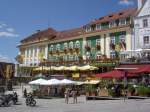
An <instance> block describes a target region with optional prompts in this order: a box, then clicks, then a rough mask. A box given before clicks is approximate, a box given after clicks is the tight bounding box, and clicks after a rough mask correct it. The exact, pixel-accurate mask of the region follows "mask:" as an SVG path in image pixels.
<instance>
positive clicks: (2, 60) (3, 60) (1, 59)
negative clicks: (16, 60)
mask: <svg viewBox="0 0 150 112" xmlns="http://www.w3.org/2000/svg"><path fill="white" fill-rule="evenodd" d="M0 62H7V63H12V62H13V61H12V60H11V59H10V58H8V57H7V56H3V55H1V54H0Z"/></svg>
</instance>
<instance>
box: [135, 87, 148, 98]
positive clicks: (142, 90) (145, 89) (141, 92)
mask: <svg viewBox="0 0 150 112" xmlns="http://www.w3.org/2000/svg"><path fill="white" fill-rule="evenodd" d="M137 93H138V94H139V95H140V96H148V95H149V94H150V88H148V87H145V86H139V87H137Z"/></svg>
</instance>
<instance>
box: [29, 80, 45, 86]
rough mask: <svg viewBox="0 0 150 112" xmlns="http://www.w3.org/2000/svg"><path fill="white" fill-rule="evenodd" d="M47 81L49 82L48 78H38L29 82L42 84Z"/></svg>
mask: <svg viewBox="0 0 150 112" xmlns="http://www.w3.org/2000/svg"><path fill="white" fill-rule="evenodd" d="M46 82H47V80H45V79H37V80H34V81H31V82H29V84H30V85H40V84H41V83H46Z"/></svg>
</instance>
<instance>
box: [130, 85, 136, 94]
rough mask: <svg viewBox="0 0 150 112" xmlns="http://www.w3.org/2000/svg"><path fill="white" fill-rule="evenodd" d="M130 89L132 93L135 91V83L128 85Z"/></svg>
mask: <svg viewBox="0 0 150 112" xmlns="http://www.w3.org/2000/svg"><path fill="white" fill-rule="evenodd" d="M128 91H129V92H131V93H133V92H134V91H135V88H134V87H133V85H128Z"/></svg>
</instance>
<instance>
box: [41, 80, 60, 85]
mask: <svg viewBox="0 0 150 112" xmlns="http://www.w3.org/2000/svg"><path fill="white" fill-rule="evenodd" d="M59 84H61V82H60V80H58V79H50V80H48V81H47V82H43V83H41V85H47V86H48V85H59Z"/></svg>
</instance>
